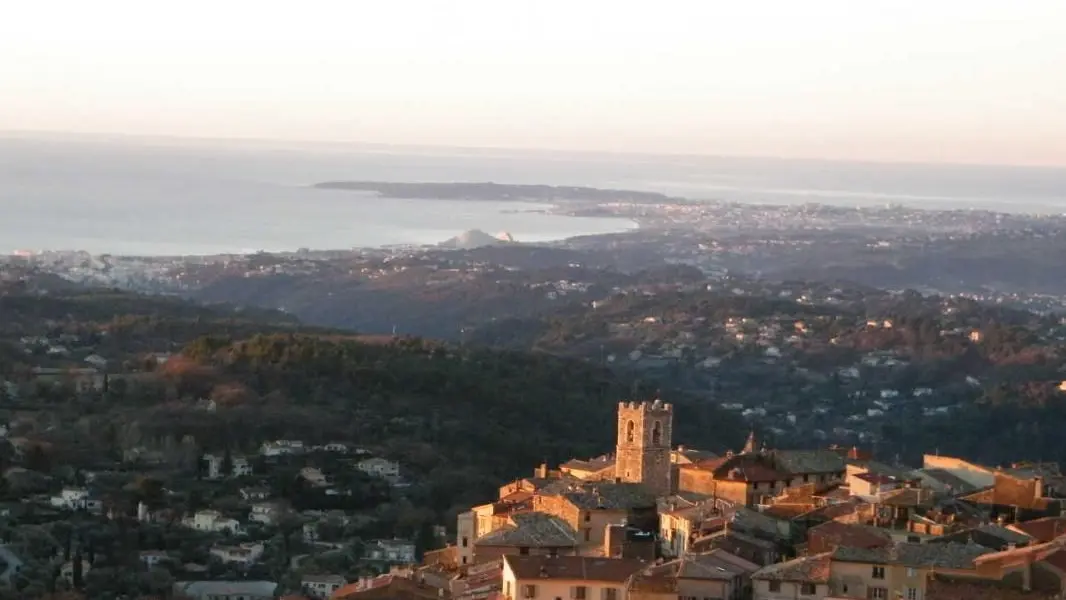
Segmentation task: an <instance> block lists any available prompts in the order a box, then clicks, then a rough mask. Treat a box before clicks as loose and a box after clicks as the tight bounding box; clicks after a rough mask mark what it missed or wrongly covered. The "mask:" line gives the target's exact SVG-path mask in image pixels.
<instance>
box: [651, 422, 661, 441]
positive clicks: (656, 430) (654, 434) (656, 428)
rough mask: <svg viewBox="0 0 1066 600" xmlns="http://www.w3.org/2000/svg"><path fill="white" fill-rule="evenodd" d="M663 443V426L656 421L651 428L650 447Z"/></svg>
mask: <svg viewBox="0 0 1066 600" xmlns="http://www.w3.org/2000/svg"><path fill="white" fill-rule="evenodd" d="M662 443H663V424H662V423H660V422H659V421H656V422H655V423H654V424H653V425H652V426H651V445H652V446H658V445H660V444H662Z"/></svg>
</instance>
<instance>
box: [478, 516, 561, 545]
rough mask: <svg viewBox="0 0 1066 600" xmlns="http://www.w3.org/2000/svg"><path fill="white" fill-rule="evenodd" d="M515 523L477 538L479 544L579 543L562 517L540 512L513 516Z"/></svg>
mask: <svg viewBox="0 0 1066 600" xmlns="http://www.w3.org/2000/svg"><path fill="white" fill-rule="evenodd" d="M511 520H512V521H514V525H508V526H505V527H501V528H500V529H497V530H496V531H492V532H489V533H487V534H485V535H483V536H481V537H479V538H478V539H477V540H475V541H474V544H475V545H477V546H527V547H530V548H552V547H556V548H557V547H561V546H575V545H577V533H576V532H575V531H574V529H573V528H572V527H570V525H569V524H568V523H567V522H566V521H563V520H562V519H560V518H558V517H555V516H552V515H549V514H545V513H538V512H530V513H519V514H514V515H512V516H511Z"/></svg>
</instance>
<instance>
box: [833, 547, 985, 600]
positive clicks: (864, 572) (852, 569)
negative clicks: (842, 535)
mask: <svg viewBox="0 0 1066 600" xmlns="http://www.w3.org/2000/svg"><path fill="white" fill-rule="evenodd" d="M990 553H991V550H989V549H988V548H985V547H982V546H978V545H976V544H914V543H897V544H894V545H892V546H889V547H883V548H849V547H844V546H841V547H838V548H836V549H835V550H834V551H833V553H832V555H831V556H832V560H831V572H832V580H833V586H834V589H833V590H832V592H833V594H835V595H838V596H843V597H850V598H872V599H876V600H882V599H884V600H888V599H895V598H904V599H907V600H911V599H913V600H921V599H924V598H926V584H927V583H928V581H929V576H930V574H931V573H933V572H934V571H935V572H936V573H938V574H941V575H953V576H959V577H972V578H979V577H980V575H979V573H978V572H977V565H976V563H975V562H974V561H975V559H977V558H978V557H980V556H982V555H984V554H990Z"/></svg>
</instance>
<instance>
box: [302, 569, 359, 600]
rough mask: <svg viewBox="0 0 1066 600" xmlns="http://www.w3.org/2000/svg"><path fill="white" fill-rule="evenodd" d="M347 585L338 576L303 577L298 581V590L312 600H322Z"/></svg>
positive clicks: (344, 580) (345, 580)
mask: <svg viewBox="0 0 1066 600" xmlns="http://www.w3.org/2000/svg"><path fill="white" fill-rule="evenodd" d="M346 585H348V580H347V579H345V578H343V577H341V576H340V575H304V576H303V578H302V579H300V588H301V589H303V591H304V593H306V594H308V595H309V596H311V597H313V598H319V599H321V600H324V599H326V598H330V597H331V596H333V593H334V592H336V591H337V590H339V589H341V588H342V587H344V586H346Z"/></svg>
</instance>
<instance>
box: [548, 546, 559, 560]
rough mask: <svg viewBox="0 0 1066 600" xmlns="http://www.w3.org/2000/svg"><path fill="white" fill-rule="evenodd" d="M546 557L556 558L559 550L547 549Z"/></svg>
mask: <svg viewBox="0 0 1066 600" xmlns="http://www.w3.org/2000/svg"><path fill="white" fill-rule="evenodd" d="M548 556H550V557H552V558H556V557H557V556H559V549H558V548H549V549H548Z"/></svg>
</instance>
